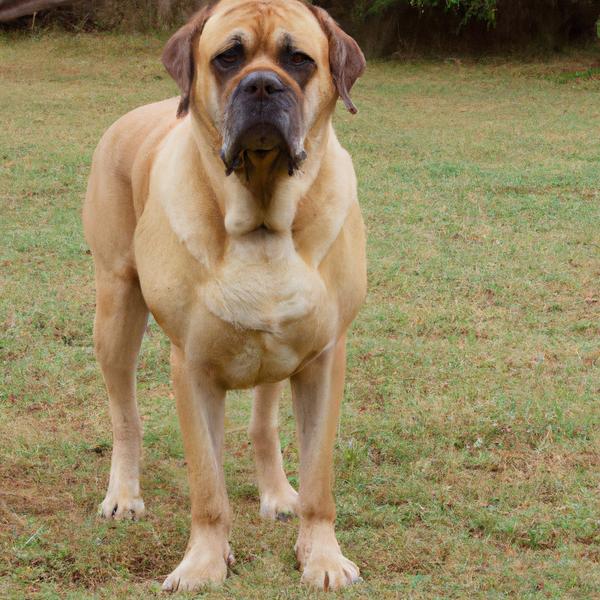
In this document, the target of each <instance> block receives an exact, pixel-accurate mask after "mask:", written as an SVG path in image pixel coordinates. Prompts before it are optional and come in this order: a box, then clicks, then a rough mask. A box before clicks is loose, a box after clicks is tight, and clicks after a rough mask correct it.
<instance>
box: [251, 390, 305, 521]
mask: <svg viewBox="0 0 600 600" xmlns="http://www.w3.org/2000/svg"><path fill="white" fill-rule="evenodd" d="M283 386H284V382H283V381H281V382H279V383H264V384H262V385H259V386H257V387H256V388H254V402H253V404H252V419H251V421H250V427H249V429H248V430H249V433H250V437H251V438H252V444H253V446H254V459H255V462H256V475H257V479H258V489H259V492H260V515H261V516H262V517H264V518H266V519H279V520H281V521H285V520H287V519H288V518H290V517H291V516H292V515H294V514H295V513H296V503H297V502H298V494H297V493H296V490H294V488H293V487H292V486H291V485H290V484H289V482H288V480H287V477H286V475H285V471H284V470H283V460H282V458H281V445H280V442H279V431H278V429H277V423H278V418H277V413H278V409H279V398H280V397H281V392H282V390H283Z"/></svg>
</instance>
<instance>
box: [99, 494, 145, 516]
mask: <svg viewBox="0 0 600 600" xmlns="http://www.w3.org/2000/svg"><path fill="white" fill-rule="evenodd" d="M145 512H146V508H145V506H144V501H143V500H142V499H141V498H140V497H139V496H138V497H131V496H123V495H122V496H118V495H116V494H111V493H108V494H106V498H104V500H103V501H102V504H100V506H99V507H98V515H99V516H100V517H103V518H105V519H115V520H117V521H121V520H129V521H137V520H138V519H141V518H142V517H143V516H144V513H145Z"/></svg>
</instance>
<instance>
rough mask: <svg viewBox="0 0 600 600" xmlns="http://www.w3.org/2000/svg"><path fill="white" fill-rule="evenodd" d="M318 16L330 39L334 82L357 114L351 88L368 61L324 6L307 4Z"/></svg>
mask: <svg viewBox="0 0 600 600" xmlns="http://www.w3.org/2000/svg"><path fill="white" fill-rule="evenodd" d="M307 6H308V8H310V10H311V11H312V13H313V14H314V15H315V17H317V20H318V21H319V23H320V24H321V27H322V29H323V31H324V32H325V34H326V35H327V39H328V40H329V68H330V69H331V75H332V76H333V82H334V83H335V87H336V89H337V91H338V94H339V95H340V98H341V99H342V100H343V101H344V104H345V105H346V108H347V109H348V110H349V111H350V112H351V113H352V114H356V113H357V112H358V109H357V108H356V106H354V103H353V102H352V100H351V99H350V90H351V89H352V86H353V85H354V84H355V82H356V80H357V79H358V78H359V77H360V76H361V75H362V74H363V72H364V70H365V67H366V66H367V62H366V60H365V57H364V54H363V53H362V50H361V49H360V47H359V45H358V44H357V43H356V41H355V40H354V39H353V38H351V37H350V36H349V35H348V34H347V33H346V32H345V31H343V30H342V28H341V27H340V26H339V25H338V24H337V23H336V22H335V21H334V20H333V19H332V18H331V16H330V15H329V13H328V12H327V11H325V10H323V9H322V8H319V7H317V6H313V5H312V4H308V5H307Z"/></svg>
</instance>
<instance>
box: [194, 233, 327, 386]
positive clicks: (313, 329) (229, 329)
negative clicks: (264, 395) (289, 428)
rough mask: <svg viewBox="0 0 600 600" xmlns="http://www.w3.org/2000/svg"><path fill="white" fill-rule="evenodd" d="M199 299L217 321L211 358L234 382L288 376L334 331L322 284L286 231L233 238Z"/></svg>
mask: <svg viewBox="0 0 600 600" xmlns="http://www.w3.org/2000/svg"><path fill="white" fill-rule="evenodd" d="M198 301H199V303H200V305H201V309H202V311H204V310H206V311H208V312H209V313H210V314H211V316H212V317H214V318H216V319H218V321H219V322H221V323H222V324H223V329H222V331H223V334H224V335H223V346H222V347H221V348H220V352H218V354H220V355H221V357H222V360H220V361H218V362H219V363H220V370H221V371H222V373H221V376H222V377H223V378H224V379H226V380H227V381H228V382H229V383H230V385H232V386H233V387H245V386H246V385H251V384H254V383H256V382H257V381H261V380H273V381H274V380H278V379H284V378H286V377H288V376H289V375H290V374H291V373H293V372H294V371H296V370H297V369H298V368H299V367H300V366H301V364H302V363H303V362H304V361H305V360H306V358H307V357H309V356H311V355H314V354H315V353H317V352H319V351H320V350H322V348H323V347H324V346H325V345H326V344H327V343H328V341H329V338H330V337H331V336H332V335H333V330H332V320H333V319H332V315H333V311H332V309H331V306H330V301H329V298H328V294H327V289H326V287H325V284H324V282H323V280H322V279H321V277H320V275H319V273H318V272H317V271H316V270H315V269H311V268H309V267H308V266H307V265H306V264H305V263H304V262H303V260H302V259H301V258H300V257H299V256H298V254H297V253H296V252H295V250H294V246H293V242H292V240H291V237H288V238H285V237H278V236H275V235H274V234H269V233H264V232H257V234H256V235H252V236H249V237H248V238H247V239H244V240H235V241H233V242H232V243H231V245H230V246H229V248H228V250H227V252H226V254H225V256H224V258H223V261H222V263H221V265H220V267H219V268H218V269H217V271H216V272H215V273H214V275H213V276H212V277H209V278H207V279H206V281H205V282H204V283H203V284H202V285H201V286H200V287H199V289H198Z"/></svg>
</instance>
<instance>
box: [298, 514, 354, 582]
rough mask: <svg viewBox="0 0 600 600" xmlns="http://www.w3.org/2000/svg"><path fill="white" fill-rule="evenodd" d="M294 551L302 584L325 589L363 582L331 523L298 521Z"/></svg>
mask: <svg viewBox="0 0 600 600" xmlns="http://www.w3.org/2000/svg"><path fill="white" fill-rule="evenodd" d="M295 550H296V558H297V559H298V563H299V565H300V567H301V568H302V579H301V581H302V583H305V584H307V585H310V586H312V587H315V588H317V589H320V590H324V591H328V590H338V589H340V588H343V587H345V586H348V585H352V584H353V583H357V582H359V581H362V579H361V578H360V571H359V569H358V567H357V566H356V565H355V564H354V563H353V562H352V561H351V560H349V559H347V558H346V557H345V556H344V555H343V554H342V552H341V550H340V546H339V544H338V543H337V540H336V538H335V532H334V529H333V523H328V522H316V523H310V522H309V523H306V522H304V523H301V524H300V532H299V535H298V541H297V542H296V547H295Z"/></svg>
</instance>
